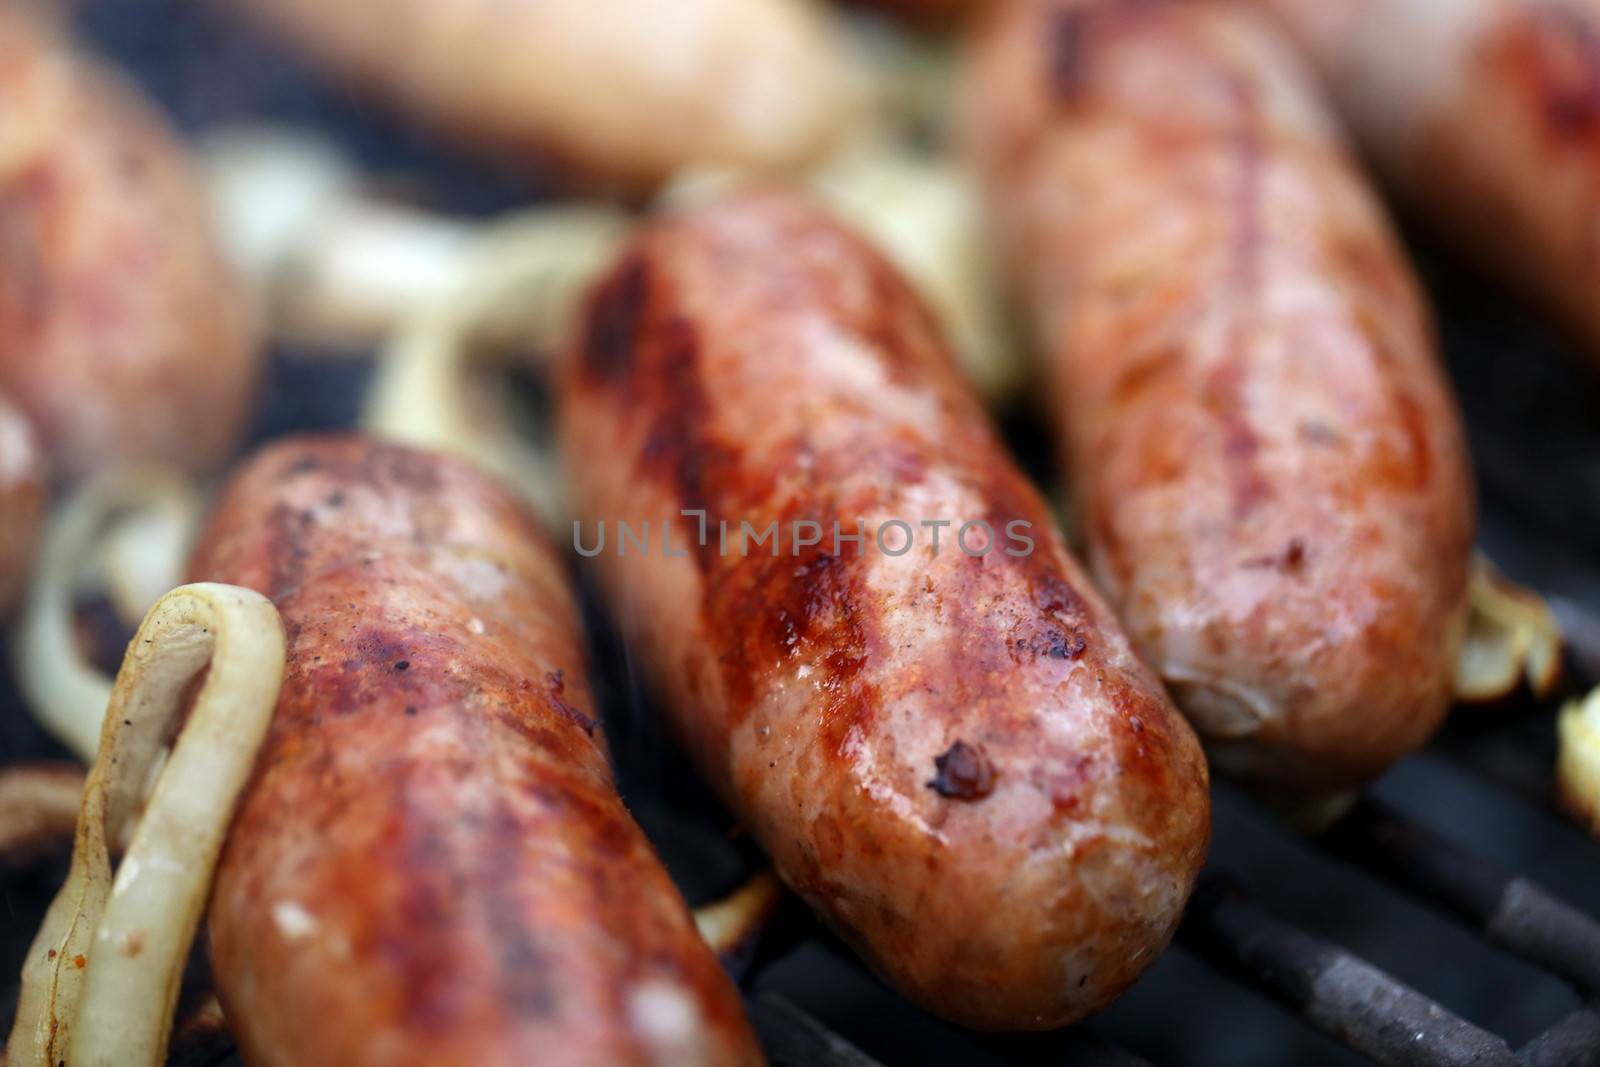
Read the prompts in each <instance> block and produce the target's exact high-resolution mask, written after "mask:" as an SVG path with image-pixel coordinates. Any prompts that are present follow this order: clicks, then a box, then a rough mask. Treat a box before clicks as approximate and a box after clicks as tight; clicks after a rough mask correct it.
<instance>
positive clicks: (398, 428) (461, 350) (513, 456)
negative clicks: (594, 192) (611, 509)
mask: <svg viewBox="0 0 1600 1067" xmlns="http://www.w3.org/2000/svg"><path fill="white" fill-rule="evenodd" d="M626 231H627V217H626V216H625V215H623V214H622V213H620V212H618V211H616V210H613V209H611V208H604V207H586V206H582V205H578V206H566V207H560V208H551V209H546V210H539V211H532V212H528V213H526V214H523V215H516V216H512V217H511V218H508V219H506V220H505V221H503V222H500V223H496V224H494V225H492V226H490V227H488V228H487V229H485V230H484V231H483V232H482V233H481V234H480V235H479V236H478V237H477V238H476V240H475V242H474V246H473V247H474V251H473V254H472V256H471V258H470V263H469V265H468V267H467V268H466V269H465V270H463V272H462V274H461V275H460V277H459V278H458V279H456V282H455V284H454V285H452V286H451V287H450V288H449V289H448V290H446V291H444V292H441V293H440V294H438V296H437V297H436V298H435V299H433V300H431V301H429V302H427V303H426V304H423V305H422V306H421V307H420V308H418V309H417V311H416V312H415V313H414V314H413V315H412V316H411V318H410V319H409V320H408V321H407V322H405V324H404V325H403V326H402V327H401V328H400V329H399V330H398V331H397V332H396V335H395V337H394V339H393V340H392V341H391V343H390V344H389V346H388V348H387V349H386V351H385V352H384V355H383V359H382V362H381V364H380V367H379V371H378V376H377V379H376V380H375V381H374V383H373V385H372V391H371V393H370V395H369V398H368V402H367V408H366V412H365V414H364V416H363V419H362V425H363V426H364V428H365V429H367V430H369V431H371V432H372V433H374V434H377V435H379V436H384V437H390V438H394V439H396V440H400V441H405V442H407V443H409V444H414V445H419V446H422V447H426V448H433V449H436V450H439V451H442V452H448V453H451V454H453V455H457V456H460V457H462V458H464V459H467V460H469V461H471V462H473V463H475V464H477V465H478V466H480V467H482V468H483V469H485V470H488V471H490V472H492V473H494V474H496V475H498V476H500V477H501V478H502V479H504V480H505V481H506V482H507V483H508V484H510V485H512V486H515V487H517V488H518V489H519V490H520V491H521V492H522V493H523V494H524V495H525V496H526V497H527V498H528V499H530V500H531V501H533V503H534V504H535V505H537V506H538V507H539V509H540V511H541V512H542V513H543V514H544V515H545V516H546V517H548V518H550V519H552V520H555V521H560V519H561V517H562V511H563V509H562V505H561V494H560V491H559V478H558V477H557V476H556V474H555V469H556V468H555V460H554V457H553V455H552V454H551V448H550V447H548V446H546V447H541V446H540V445H539V444H538V443H536V442H533V441H530V440H527V439H526V437H525V435H523V434H521V433H519V432H518V431H517V430H516V428H515V427H514V426H513V425H512V421H511V419H510V415H509V410H508V408H507V406H506V405H505V404H504V398H503V396H501V395H500V394H501V393H502V392H503V390H500V389H497V388H494V387H493V386H492V385H489V386H487V387H483V386H484V383H481V382H480V383H476V384H478V385H479V386H480V388H478V389H477V390H476V391H474V388H473V386H474V384H475V383H474V382H473V380H472V376H471V373H470V372H471V371H472V370H473V369H474V363H475V362H476V361H478V360H479V359H480V358H481V357H482V356H483V354H484V353H485V352H486V351H487V352H500V353H505V352H515V353H518V354H519V355H520V354H527V353H530V352H531V353H539V354H548V353H550V352H552V351H553V350H554V349H555V348H556V347H557V346H558V345H560V344H561V343H562V341H563V340H564V339H565V335H566V332H567V328H568V326H569V325H570V321H571V315H572V313H573V309H574V308H575V306H576V305H577V303H578V297H579V294H580V293H581V292H582V290H583V289H584V288H585V287H586V286H587V285H588V283H589V282H590V280H592V279H593V278H594V277H595V276H596V275H597V274H598V273H599V272H600V270H601V268H603V267H604V265H605V263H606V260H607V259H608V258H609V256H610V254H611V252H612V251H613V250H614V249H615V247H616V246H617V244H618V242H619V241H620V240H621V238H622V236H623V234H624V233H625V232H626Z"/></svg>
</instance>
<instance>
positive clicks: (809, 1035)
mask: <svg viewBox="0 0 1600 1067" xmlns="http://www.w3.org/2000/svg"><path fill="white" fill-rule="evenodd" d="M745 1007H746V1009H747V1010H748V1011H749V1013H750V1024H751V1025H752V1026H753V1027H755V1031H756V1036H757V1037H759V1038H760V1039H761V1047H762V1049H763V1050H765V1052H766V1054H767V1062H768V1063H769V1064H771V1067H880V1065H879V1063H878V1061H877V1060H875V1059H873V1058H872V1057H871V1056H868V1055H867V1054H866V1053H865V1052H862V1051H861V1050H860V1049H858V1048H856V1047H855V1046H854V1045H852V1044H850V1042H848V1041H846V1040H845V1039H844V1038H842V1037H840V1036H839V1035H838V1034H836V1033H834V1032H833V1031H832V1030H829V1029H828V1028H827V1027H825V1026H823V1025H822V1024H821V1023H819V1022H818V1021H817V1020H815V1019H813V1018H812V1017H811V1016H809V1015H807V1014H806V1013H805V1012H803V1011H801V1010H800V1009H799V1008H797V1007H795V1006H794V1004H792V1003H790V1002H789V1001H788V1000H785V999H784V998H783V997H780V996H777V995H775V994H772V993H758V994H757V995H755V996H753V997H750V998H749V999H747V1000H746V1001H745Z"/></svg>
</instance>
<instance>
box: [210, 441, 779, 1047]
mask: <svg viewBox="0 0 1600 1067" xmlns="http://www.w3.org/2000/svg"><path fill="white" fill-rule="evenodd" d="M191 573H192V574H193V575H194V576H195V577H196V578H203V579H208V580H218V581H228V582H233V583H237V584H241V585H246V586H249V587H252V588H255V589H257V590H260V591H262V592H264V593H266V594H267V595H269V596H271V597H272V598H273V599H274V600H275V602H276V603H277V605H278V609H279V611H280V613H281V614H282V617H283V621H284V626H285V631H286V636H287V639H288V660H289V663H288V674H287V676H286V678H285V681H284V686H283V692H282V696H281V698H280V701H279V704H278V709H277V712H276V716H275V718H274V720H273V724H272V727H271V732H270V733H269V735H268V737H267V740H266V743H265V745H264V747H263V749H262V754H261V756H260V760H259V763H258V765H257V770H256V774H255V777H254V779H253V780H252V782H251V783H250V785H249V786H248V787H247V790H246V792H245V795H244V797H243V799H242V800H241V803H240V807H239V811H238V814H237V816H236V817H235V819H234V823H233V826H232V828H231V830H230V833H229V837H228V842H227V845H226V847H225V850H224V853H223V856H222V860H221V863H220V866H219V868H218V871H217V878H216V886H215V890H214V893H213V897H212V903H211V909H210V931H211V950H212V959H213V967H214V970H215V973H216V977H217V984H218V990H219V993H220V995H221V998H222V1000H223V1003H224V1004H225V1005H226V1007H227V1009H228V1017H229V1019H230V1020H231V1022H232V1024H233V1027H234V1031H235V1033H236V1035H237V1036H238V1038H239V1042H240V1046H241V1048H242V1049H243V1051H244V1053H245V1056H246V1058H247V1059H248V1060H249V1061H250V1062H251V1063H252V1064H268V1065H283V1067H291V1065H293V1067H305V1065H308V1064H323V1063H325V1064H339V1065H342V1067H343V1065H359V1064H383V1063H395V1062H407V1063H440V1064H456V1063H463V1064H464V1063H471V1064H485V1065H488V1064H495V1065H506V1067H511V1065H520V1064H526V1063H530V1062H535V1061H538V1062H550V1063H615V1064H662V1065H665V1064H681V1063H706V1064H756V1063H759V1062H760V1061H761V1057H760V1053H759V1052H758V1051H757V1050H756V1046H755V1044H754V1039H753V1038H752V1037H751V1035H750V1033H749V1031H748V1029H747V1027H746V1025H745V1023H744V1021H743V1016H742V1013H741V1009H740V1004H739V999H738V995H737V993H736V992H735V991H734V989H733V986H732V985H731V983H730V982H729V981H728V979H727V977H726V976H725V975H724V974H723V973H722V971H721V969H720V967H719V966H718V964H717V961H716V959H715V957H714V956H712V954H711V952H710V950H709V949H708V948H707V947H706V946H705V944H704V943H703V942H702V941H701V940H700V938H699V935H698V934H697V932H696V930H695V927H694V923H693V920H692V918H691V916H690V914H689V912H688V909H687V908H686V907H685V905H684V904H683V902H682V900H681V899H680V898H679V897H678V895H677V892H676V890H675V889H674V887H673V885H672V883H671V882H670V881H669V879H668V877H667V874H666V871H665V870H664V869H663V868H662V867H661V865H660V862H659V861H658V860H657V858H656V856H655V854H654V853H653V852H652V850H651V848H650V845H649V844H648V843H647V842H646V840H645V838H644V835H643V833H642V832H641V831H640V829H639V827H638V826H637V825H636V824H635V823H634V822H633V821H632V819H631V818H630V817H629V815H628V813H627V811H626V810H625V809H624V808H623V806H622V802H621V800H620V799H619V798H618V796H617V794H616V791H615V788H614V785H613V782H612V777H611V772H610V768H609V765H608V763H607V760H606V753H605V748H604V739H603V736H602V735H600V734H599V733H598V732H597V731H596V730H595V729H594V725H595V723H594V717H593V704H592V700H591V697H590V693H589V688H588V686H587V684H586V682H585V680H584V663H583V655H582V652H581V649H580V645H579V641H580V638H579V636H578V635H579V630H578V624H577V618H576V613H575V606H574V604H573V600H572V596H571V594H570V592H569V591H568V589H567V585H566V578H565V573H564V570H563V567H562V564H561V561H560V559H559V557H557V556H556V555H555V553H554V552H553V551H552V550H551V547H550V546H549V544H548V542H547V541H546V540H545V538H544V536H543V534H542V531H541V530H540V529H539V527H538V524H537V521H536V520H535V518H534V517H533V516H532V515H531V514H529V513H528V512H527V511H525V510H524V509H523V507H522V506H521V505H520V504H518V503H517V502H516V501H515V500H514V499H513V497H512V495H511V494H510V493H509V492H508V491H506V490H504V489H502V488H501V487H500V486H498V485H496V484H495V483H493V482H492V481H490V480H489V479H487V478H485V477H483V476H481V475H479V474H477V473H476V472H474V471H472V470H470V469H468V468H467V467H465V466H464V465H463V464H460V463H459V462H456V461H452V460H447V459H444V458H442V457H437V456H433V455H429V454H427V453H422V452H417V451H412V450H409V449H405V448H400V447H396V446H390V445H382V444H376V443H372V442H369V441H365V440H362V439H359V438H332V439H299V440H293V441H291V442H288V443H282V444H278V445H275V446H273V447H271V448H269V449H267V450H266V451H265V452H263V453H261V454H260V455H259V456H258V457H257V458H255V459H254V460H253V461H252V462H251V463H249V464H248V465H247V466H246V467H245V468H244V470H243V471H242V472H240V473H239V474H238V475H237V476H236V477H235V478H234V479H233V481H232V482H231V483H230V485H229V487H228V488H227V490H226V492H225V493H224V494H223V496H222V498H221V500H220V501H219V503H218V505H217V508H216V511H215V513H214V515H213V516H212V518H211V520H210V522H209V524H208V526H207V528H206V530H205V532H204V534H203V536H202V540H201V544H200V546H199V547H198V549H197V550H196V553H195V556H194V559H193V561H192V567H191Z"/></svg>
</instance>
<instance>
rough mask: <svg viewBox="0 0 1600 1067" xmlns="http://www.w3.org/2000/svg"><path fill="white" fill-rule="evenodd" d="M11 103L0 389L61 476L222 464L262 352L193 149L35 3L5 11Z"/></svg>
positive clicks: (4, 53)
mask: <svg viewBox="0 0 1600 1067" xmlns="http://www.w3.org/2000/svg"><path fill="white" fill-rule="evenodd" d="M0 100H3V101H5V103H4V108H5V119H4V121H3V122H0V391H4V392H6V393H8V394H9V395H10V396H11V397H12V398H13V399H14V400H15V401H16V402H17V404H18V406H20V407H21V408H22V409H23V410H24V411H25V412H26V413H27V414H28V416H29V417H30V418H31V419H32V420H33V423H34V428H35V429H36V430H37V431H38V434H39V437H40V441H41V444H42V446H43V448H44V449H45V451H46V454H47V455H49V457H50V463H51V467H52V469H53V470H52V473H53V474H56V475H59V476H72V475H76V474H81V473H83V472H85V471H88V470H92V469H95V468H98V467H102V466H104V465H105V464H107V463H108V462H110V461H112V460H118V461H133V460H151V461H160V462H166V463H171V464H176V465H178V466H182V467H185V468H191V469H200V468H204V467H207V466H210V465H212V464H214V463H216V462H217V461H219V460H220V459H222V458H223V457H224V456H225V455H226V454H227V453H228V452H229V451H230V450H231V449H232V448H233V446H234V445H235V444H236V443H237V441H238V438H239V436H240V434H241V433H242V431H243V430H244V428H245V427H244V422H245V419H246V418H247V416H248V415H249V403H250V397H251V392H252V388H253V386H254V383H255V379H256V372H257V358H256V350H255V348H254V346H253V344H252V341H251V337H250V328H249V325H250V324H249V317H248V315H247V313H246V309H245V306H244V297H243V293H242V290H241V289H239V288H238V287H237V286H236V285H235V284H234V281H233V279H232V278H231V277H230V276H229V273H228V271H227V270H226V269H224V266H223V264H222V262H221V260H220V258H219V254H218V252H217V250H216V247H215V245H214V243H213V239H212V234H211V232H210V229H209V220H208V218H207V214H206V207H205V205H206V200H205V197H204V195H203V192H202V190H201V188H200V185H199V183H198V181H197V180H196V178H195V176H194V175H193V174H192V173H191V172H190V170H189V166H188V163H187V161H186V160H185V158H184V156H183V153H182V149H181V148H180V146H179V145H178V143H177V142H176V141H175V140H174V138H173V136H172V135H171V133H170V132H169V131H168V130H167V129H166V127H165V125H164V124H163V123H162V122H161V120H160V119H159V118H158V116H157V115H156V114H155V113H154V112H153V111H152V110H151V109H150V108H149V107H148V106H147V105H146V104H145V102H144V101H143V100H141V99H140V98H139V97H138V96H137V94H136V93H135V91H134V90H133V89H132V88H130V87H129V86H127V85H125V84H123V82H122V81H121V80H119V79H118V78H117V77H116V76H115V75H113V74H112V73H111V72H109V71H108V70H106V69H105V68H104V67H102V66H101V65H100V64H99V63H98V62H96V61H94V60H91V59H89V58H87V57H85V56H83V55H80V54H78V53H76V52H74V51H73V50H72V49H71V47H70V46H69V45H67V44H66V43H65V42H64V41H63V40H62V39H61V38H60V37H59V36H58V35H57V33H56V31H55V28H54V27H53V26H51V25H50V24H48V23H47V22H46V21H45V20H44V19H42V18H41V17H39V16H36V15H34V14H32V13H30V11H29V5H28V4H26V3H19V2H11V3H0Z"/></svg>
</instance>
